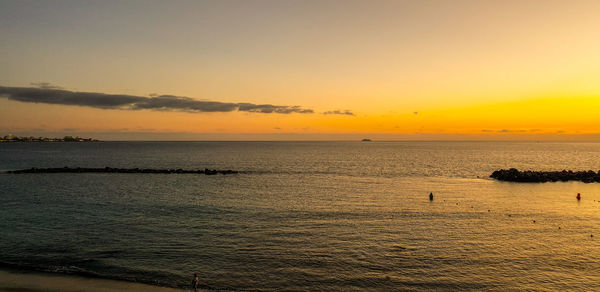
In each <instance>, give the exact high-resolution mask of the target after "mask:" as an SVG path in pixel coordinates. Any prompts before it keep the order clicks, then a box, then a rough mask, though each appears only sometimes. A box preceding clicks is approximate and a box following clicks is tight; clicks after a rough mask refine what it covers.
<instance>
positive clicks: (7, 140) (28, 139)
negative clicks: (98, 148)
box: [0, 134, 100, 143]
mask: <svg viewBox="0 0 600 292" xmlns="http://www.w3.org/2000/svg"><path fill="white" fill-rule="evenodd" d="M99 141H100V140H97V139H93V138H81V137H79V136H75V137H73V136H64V137H62V138H50V137H33V136H29V137H25V136H23V137H20V136H13V135H10V134H9V135H6V136H4V137H0V143H30V142H36V143H40V142H99Z"/></svg>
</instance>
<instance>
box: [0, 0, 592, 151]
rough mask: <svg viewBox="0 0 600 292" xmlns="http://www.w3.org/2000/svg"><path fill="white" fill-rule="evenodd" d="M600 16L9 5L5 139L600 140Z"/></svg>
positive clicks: (576, 6) (389, 6) (378, 7)
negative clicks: (113, 102) (110, 102)
mask: <svg viewBox="0 0 600 292" xmlns="http://www.w3.org/2000/svg"><path fill="white" fill-rule="evenodd" d="M599 18H600V2H597V1H209V2H205V1H177V2H164V1H128V2H117V1H98V2H90V3H80V2H70V1H58V2H52V3H50V2H35V1H0V37H1V38H2V39H4V40H10V41H9V42H3V44H2V45H0V55H1V56H2V58H1V59H0V68H1V69H0V135H4V134H9V133H12V134H15V135H36V136H38V135H40V136H53V135H56V136H60V135H80V136H92V137H97V138H100V139H107V140H111V139H116V140H140V139H141V140H144V139H149V140H204V139H213V140H221V139H223V140H263V139H264V140H288V139H292V140H313V139H317V140H337V139H360V138H364V137H372V138H376V139H385V140H403V139H411V140H414V139H452V140H461V139H469V140H472V139H475V140H488V139H492V140H495V139H517V140H599V139H600V128H599V127H598V123H599V122H598V109H599V108H600V98H599V97H600V55H598V53H597V52H599V51H600V26H598V25H597V24H598V19H599ZM42 83H44V84H42ZM46 83H47V84H46ZM17 88H34V89H35V90H34V93H35V94H33V93H29V91H27V92H25V93H23V92H21V91H19V90H21V89H17ZM36 88H37V89H40V90H37V89H36ZM23 90H25V89H23ZM36 90H37V91H36ZM17 91H18V93H16V92H17ZM81 92H84V93H89V94H87V95H86V94H83V95H81V96H80V95H79V94H80V93H81ZM62 94H67V95H69V100H68V101H65V99H64V96H63V95H62ZM51 95H52V96H54V97H50V96H51ZM92 95H93V96H92ZM117 95H119V96H117ZM121 95H126V96H128V97H127V98H130V97H131V99H134V100H136V101H135V102H126V101H123V100H119V101H118V104H116V105H110V106H106V105H105V104H104V103H103V101H102V99H104V98H113V97H114V98H121V97H120V96H121ZM90 96H92V97H90ZM156 97H159V98H158V99H160V98H164V100H158V99H156ZM182 97H188V98H191V100H190V99H186V98H182ZM52 98H54V99H52ZM89 98H97V100H95V101H94V102H90V99H89ZM153 98H154V99H153ZM51 99H52V100H51ZM196 101H199V102H196ZM205 102H217V105H218V106H219V108H218V109H214V108H211V109H207V108H205V106H208V105H207V104H205ZM246 106H249V107H251V109H246ZM274 108H276V109H277V110H275V111H273V109H274ZM259 111H260V112H259ZM277 111H279V112H277ZM300 111H304V112H300ZM3 133H4V134H3Z"/></svg>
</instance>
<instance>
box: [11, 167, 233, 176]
mask: <svg viewBox="0 0 600 292" xmlns="http://www.w3.org/2000/svg"><path fill="white" fill-rule="evenodd" d="M7 173H13V174H22V173H161V174H205V175H215V174H236V173H239V171H235V170H216V169H208V168H205V169H198V170H189V169H181V168H178V169H153V168H113V167H104V168H89V167H61V168H28V169H21V170H10V171H7Z"/></svg>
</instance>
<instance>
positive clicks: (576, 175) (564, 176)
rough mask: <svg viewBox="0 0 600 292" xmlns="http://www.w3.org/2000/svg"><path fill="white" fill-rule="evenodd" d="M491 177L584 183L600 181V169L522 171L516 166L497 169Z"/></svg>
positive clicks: (507, 179)
mask: <svg viewBox="0 0 600 292" xmlns="http://www.w3.org/2000/svg"><path fill="white" fill-rule="evenodd" d="M490 177H491V178H494V179H497V180H502V181H512V182H556V181H571V180H573V181H581V182H584V183H591V182H600V171H599V172H595V171H593V170H588V171H572V170H562V171H531V170H525V171H520V170H518V169H516V168H511V169H500V170H496V171H494V172H493V173H492V175H490Z"/></svg>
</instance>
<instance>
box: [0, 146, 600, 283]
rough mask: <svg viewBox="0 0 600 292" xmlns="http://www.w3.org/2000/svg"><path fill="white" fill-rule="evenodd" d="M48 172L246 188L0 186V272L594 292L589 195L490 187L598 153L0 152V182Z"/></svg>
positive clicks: (390, 149) (40, 181) (26, 182)
mask: <svg viewBox="0 0 600 292" xmlns="http://www.w3.org/2000/svg"><path fill="white" fill-rule="evenodd" d="M62 166H70V167H78V166H79V167H105V166H111V167H127V168H132V167H140V168H186V169H198V168H200V169H204V168H216V169H234V170H243V171H246V172H245V173H242V174H237V175H226V176H223V175H217V176H204V175H193V174H182V175H175V174H21V175H11V174H0V234H1V235H2V236H1V237H0V250H1V251H2V252H1V253H0V264H3V265H5V266H8V267H12V268H20V269H33V270H43V271H51V272H59V273H78V274H85V275H90V276H97V277H108V278H117V279H124V280H132V281H140V282H146V283H153V284H158V285H165V286H173V287H185V286H186V285H188V283H190V281H191V275H192V274H193V273H194V272H198V273H199V274H200V279H201V283H202V287H204V288H207V289H226V290H363V289H365V290H433V289H436V290H457V289H488V290H503V291H504V290H527V289H535V290H600V262H599V261H598V257H599V256H600V244H599V243H600V242H599V241H600V232H598V230H599V229H598V225H599V223H600V185H599V184H584V183H578V182H568V183H545V184H519V183H507V182H498V181H494V180H491V179H488V176H489V174H490V173H491V172H492V171H494V170H496V169H500V168H508V167H516V168H519V169H534V170H562V169H573V170H589V169H593V170H598V169H600V144H595V143H520V142H519V143H518V142H502V143H498V142H494V143H492V142H371V143H361V142H99V143H37V144H36V143H26V144H16V143H5V144H0V170H12V169H21V168H29V167H62ZM430 192H433V193H434V194H435V199H434V200H433V201H432V202H430V201H429V199H428V195H429V193H430ZM578 192H580V193H582V197H583V198H582V200H581V201H579V202H578V201H577V200H576V199H575V195H576V193H578ZM534 221H535V222H534ZM559 227H560V228H559ZM591 235H594V236H593V237H592V236H591Z"/></svg>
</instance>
